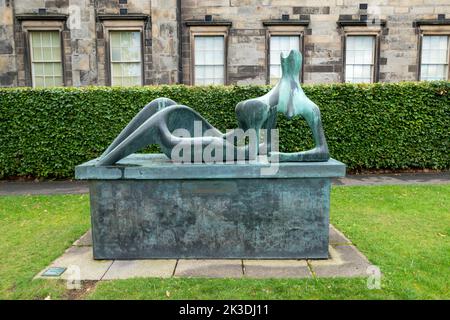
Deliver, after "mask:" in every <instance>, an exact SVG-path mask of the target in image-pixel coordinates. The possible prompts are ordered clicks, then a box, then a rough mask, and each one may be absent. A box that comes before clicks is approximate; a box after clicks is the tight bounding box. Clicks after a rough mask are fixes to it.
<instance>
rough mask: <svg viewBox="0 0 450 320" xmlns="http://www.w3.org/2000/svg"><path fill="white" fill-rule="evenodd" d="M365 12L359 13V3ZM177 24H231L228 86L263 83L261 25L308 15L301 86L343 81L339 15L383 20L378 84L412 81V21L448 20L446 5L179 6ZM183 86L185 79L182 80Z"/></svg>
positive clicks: (327, 1) (391, 0)
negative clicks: (205, 21) (206, 19)
mask: <svg viewBox="0 0 450 320" xmlns="http://www.w3.org/2000/svg"><path fill="white" fill-rule="evenodd" d="M360 2H361V3H367V4H368V9H367V10H366V11H360V9H359V3H360ZM182 4H183V7H182V10H183V11H182V12H183V15H182V18H183V20H195V19H204V16H205V15H207V14H210V15H212V16H213V20H228V21H231V22H232V27H231V29H230V32H229V39H228V60H227V62H228V82H229V83H238V84H241V83H266V81H267V79H266V77H267V76H266V64H267V61H266V57H267V53H266V28H265V27H264V26H263V25H262V21H263V20H270V19H280V18H281V15H282V14H289V15H290V17H291V19H292V18H299V16H300V15H309V18H310V24H309V26H308V27H307V28H306V29H305V30H304V35H305V36H304V50H305V51H304V59H305V70H304V71H305V74H304V82H306V83H310V82H313V83H318V82H340V81H343V72H342V71H343V70H342V69H343V49H342V46H343V44H342V30H340V28H338V26H337V24H336V22H337V21H338V19H339V16H340V15H349V16H350V17H352V18H359V14H368V16H369V20H371V19H372V18H374V17H375V18H378V19H386V20H387V25H386V28H384V29H383V30H382V33H381V37H380V59H379V61H380V73H379V78H380V81H386V82H392V81H400V80H416V79H417V63H418V52H419V51H418V43H419V41H418V35H417V33H416V29H415V28H414V27H413V21H414V20H415V19H436V18H437V14H442V13H443V14H447V18H449V15H450V2H449V1H448V0H361V1H354V0H303V1H298V0H183V1H182ZM188 32H189V31H188V30H187V28H184V30H183V36H184V37H183V54H184V58H185V59H184V63H183V66H187V65H188V63H189V53H188V52H185V50H188V48H189V45H190V44H189V37H188V36H187V35H188ZM183 82H184V83H189V79H188V78H187V77H186V72H185V76H184V77H183Z"/></svg>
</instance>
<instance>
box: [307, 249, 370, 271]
mask: <svg viewBox="0 0 450 320" xmlns="http://www.w3.org/2000/svg"><path fill="white" fill-rule="evenodd" d="M329 252H330V259H324V260H308V262H309V264H310V267H311V270H312V272H313V274H314V275H315V276H316V277H332V278H334V277H363V276H368V274H367V268H368V267H369V266H371V265H372V264H371V263H370V262H369V261H368V260H367V258H366V257H365V256H364V255H363V254H362V253H361V252H359V251H358V249H357V248H356V247H355V246H353V245H337V246H330V250H329Z"/></svg>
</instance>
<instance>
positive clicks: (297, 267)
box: [243, 260, 312, 278]
mask: <svg viewBox="0 0 450 320" xmlns="http://www.w3.org/2000/svg"><path fill="white" fill-rule="evenodd" d="M243 264H244V275H245V277H248V278H310V277H312V274H311V272H310V271H309V267H308V264H307V262H306V260H244V261H243Z"/></svg>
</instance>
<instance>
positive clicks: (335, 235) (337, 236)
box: [329, 224, 352, 245]
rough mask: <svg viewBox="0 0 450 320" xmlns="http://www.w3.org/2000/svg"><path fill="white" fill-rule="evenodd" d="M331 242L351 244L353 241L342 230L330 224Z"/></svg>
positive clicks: (332, 243) (333, 243) (334, 243)
mask: <svg viewBox="0 0 450 320" xmlns="http://www.w3.org/2000/svg"><path fill="white" fill-rule="evenodd" d="M329 243H330V244H331V245H349V244H351V243H352V242H351V241H350V240H349V239H348V238H347V237H346V236H345V235H344V234H343V233H342V232H340V231H339V230H338V229H336V228H335V227H334V226H333V225H332V224H330V238H329Z"/></svg>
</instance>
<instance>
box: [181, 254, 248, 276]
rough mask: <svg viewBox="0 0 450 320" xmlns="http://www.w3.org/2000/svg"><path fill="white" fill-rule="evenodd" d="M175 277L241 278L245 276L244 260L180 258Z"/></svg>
mask: <svg viewBox="0 0 450 320" xmlns="http://www.w3.org/2000/svg"><path fill="white" fill-rule="evenodd" d="M174 276H175V277H205V278H240V277H242V276H243V272H242V260H237V259H234V260H213V259H211V260H197V259H180V260H178V264H177V267H176V269H175V274H174Z"/></svg>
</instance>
